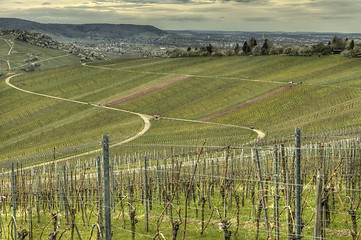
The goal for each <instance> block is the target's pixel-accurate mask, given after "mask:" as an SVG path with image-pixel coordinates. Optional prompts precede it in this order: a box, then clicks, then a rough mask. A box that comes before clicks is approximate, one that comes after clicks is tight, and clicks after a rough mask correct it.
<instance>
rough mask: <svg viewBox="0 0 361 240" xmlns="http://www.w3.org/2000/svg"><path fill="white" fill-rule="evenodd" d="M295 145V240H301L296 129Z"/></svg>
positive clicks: (299, 170)
mask: <svg viewBox="0 0 361 240" xmlns="http://www.w3.org/2000/svg"><path fill="white" fill-rule="evenodd" d="M295 132H296V139H295V140H296V144H295V220H296V222H295V228H296V231H295V240H301V238H302V213H301V194H302V181H301V130H300V129H299V128H296V131H295Z"/></svg>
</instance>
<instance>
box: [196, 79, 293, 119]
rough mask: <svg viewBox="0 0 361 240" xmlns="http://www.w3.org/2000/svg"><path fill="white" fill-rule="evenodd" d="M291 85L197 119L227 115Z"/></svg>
mask: <svg viewBox="0 0 361 240" xmlns="http://www.w3.org/2000/svg"><path fill="white" fill-rule="evenodd" d="M292 87H293V85H286V86H282V87H280V88H277V89H275V90H272V91H270V92H267V93H265V94H263V95H260V96H258V97H255V98H252V99H250V100H248V101H246V102H244V103H241V104H239V105H237V106H234V107H231V108H228V109H226V110H223V111H221V112H217V113H214V114H211V115H209V116H207V117H204V118H201V119H199V121H209V120H213V119H216V118H219V117H222V116H224V115H227V114H229V113H232V112H236V111H238V110H241V109H243V108H246V107H249V106H251V105H253V104H256V103H259V102H261V101H264V100H266V99H268V98H271V97H272V96H274V95H276V94H279V93H282V92H285V91H289V90H291V88H292Z"/></svg>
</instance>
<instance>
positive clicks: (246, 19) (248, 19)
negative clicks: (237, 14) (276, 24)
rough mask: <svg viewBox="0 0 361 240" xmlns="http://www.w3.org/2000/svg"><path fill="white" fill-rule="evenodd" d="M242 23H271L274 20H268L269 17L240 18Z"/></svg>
mask: <svg viewBox="0 0 361 240" xmlns="http://www.w3.org/2000/svg"><path fill="white" fill-rule="evenodd" d="M242 20H243V21H248V22H270V21H273V20H274V18H270V17H244V18H242Z"/></svg>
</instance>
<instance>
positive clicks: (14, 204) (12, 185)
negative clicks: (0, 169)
mask: <svg viewBox="0 0 361 240" xmlns="http://www.w3.org/2000/svg"><path fill="white" fill-rule="evenodd" d="M11 195H12V196H11V197H12V204H13V227H14V232H13V233H14V240H16V239H17V230H16V183H15V171H14V162H12V163H11Z"/></svg>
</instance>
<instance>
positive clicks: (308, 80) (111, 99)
mask: <svg viewBox="0 0 361 240" xmlns="http://www.w3.org/2000/svg"><path fill="white" fill-rule="evenodd" d="M359 65H360V59H349V58H344V57H342V56H327V57H287V56H261V57H228V58H214V57H209V58H177V59H167V58H156V59H133V60H122V61H113V62H103V63H97V64H92V65H77V66H71V67H66V68H58V69H55V70H48V71H42V72H39V73H35V74H26V75H22V76H17V77H14V78H13V79H11V83H12V84H14V86H17V87H19V88H21V89H25V90H27V91H31V92H35V93H39V94H38V95H31V94H29V93H28V92H20V91H18V90H16V89H14V88H11V87H10V86H8V85H6V84H5V82H4V81H2V83H1V88H0V96H1V104H0V108H1V109H2V114H1V117H0V123H1V126H2V130H1V132H0V141H1V142H2V146H1V148H0V156H1V159H2V163H4V164H5V163H6V162H7V160H8V161H10V160H11V159H13V158H15V157H16V158H17V159H22V160H21V161H22V162H23V163H24V164H33V163H34V162H41V161H44V160H46V159H49V157H51V156H52V155H53V153H52V152H53V149H54V148H55V149H56V155H57V158H58V157H59V158H60V157H64V156H68V155H74V154H76V153H81V152H84V151H88V150H92V149H97V148H98V144H99V137H100V135H101V134H102V133H104V132H107V133H109V134H110V136H111V139H112V141H113V143H119V142H121V141H124V140H126V139H128V138H130V137H132V136H135V135H136V134H137V133H139V132H140V131H142V129H143V130H144V129H145V127H144V124H145V122H144V121H145V120H144V119H142V118H140V115H137V114H135V113H142V114H146V116H149V117H151V116H160V120H158V121H156V120H152V121H151V127H150V128H149V130H146V132H144V135H143V136H140V137H139V138H137V139H136V140H134V141H132V142H131V143H129V144H126V145H125V146H123V147H122V146H119V147H114V149H113V151H118V150H119V151H122V152H123V153H124V151H127V150H126V149H127V148H126V146H132V145H139V146H143V147H140V148H138V150H139V149H143V150H144V151H146V150H147V149H148V150H149V148H150V147H149V146H159V148H160V149H163V148H164V147H165V146H199V145H202V144H203V142H204V141H206V142H207V145H208V146H219V147H222V146H229V145H230V146H237V145H240V144H246V143H250V142H251V141H253V140H254V139H255V138H256V137H257V134H256V133H255V132H254V131H253V130H252V129H251V128H255V129H259V130H261V131H263V132H265V133H266V134H267V137H266V139H265V140H267V141H268V140H269V141H273V140H275V139H280V138H286V139H287V138H288V137H290V138H291V139H292V138H293V137H292V135H293V131H294V128H295V127H301V128H302V131H303V134H304V136H307V137H308V138H315V139H318V138H324V137H322V136H324V135H326V136H327V135H329V136H339V137H349V136H352V135H355V134H356V135H357V134H358V133H359V132H360V130H361V125H360V123H361V116H360V112H361V109H360V106H361V104H360V99H361V85H360V79H361V73H360V71H359ZM291 81H292V82H294V83H298V82H300V83H301V82H302V84H293V83H292V84H290V83H289V82H291ZM49 96H54V97H55V99H54V98H49ZM158 119H159V118H158ZM35 143H36V144H35ZM124 147H125V148H124ZM151 148H152V149H153V148H154V147H151ZM128 150H129V148H128ZM30 159H32V160H31V161H29V160H30Z"/></svg>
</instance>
